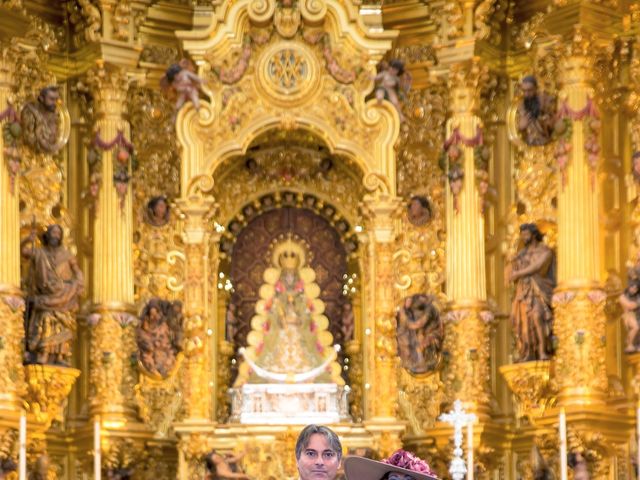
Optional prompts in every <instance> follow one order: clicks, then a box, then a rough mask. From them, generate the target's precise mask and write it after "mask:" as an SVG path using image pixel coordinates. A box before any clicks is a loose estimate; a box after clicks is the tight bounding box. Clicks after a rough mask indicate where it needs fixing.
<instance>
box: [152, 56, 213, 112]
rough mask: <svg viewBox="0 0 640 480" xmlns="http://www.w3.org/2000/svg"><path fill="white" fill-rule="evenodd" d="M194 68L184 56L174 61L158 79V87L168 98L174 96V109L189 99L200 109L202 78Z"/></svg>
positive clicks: (178, 108) (177, 108)
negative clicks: (178, 60)
mask: <svg viewBox="0 0 640 480" xmlns="http://www.w3.org/2000/svg"><path fill="white" fill-rule="evenodd" d="M194 70H195V68H194V66H193V63H191V62H190V61H189V60H187V59H186V58H183V59H182V60H180V62H178V63H174V64H173V65H171V66H170V67H169V68H167V71H166V72H165V74H164V76H163V77H162V78H161V79H160V87H161V88H162V90H163V92H165V93H166V94H167V96H168V97H169V98H173V97H174V96H175V98H176V110H180V108H181V107H182V105H184V103H185V102H186V101H187V100H191V103H193V106H194V108H195V109H196V110H200V98H199V96H198V95H199V92H200V86H201V85H202V83H203V81H202V79H201V78H200V77H199V76H198V75H196V73H195V72H194Z"/></svg>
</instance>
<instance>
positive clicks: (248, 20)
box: [177, 0, 399, 195]
mask: <svg viewBox="0 0 640 480" xmlns="http://www.w3.org/2000/svg"><path fill="white" fill-rule="evenodd" d="M207 22H209V23H208V24H207V26H206V28H203V29H200V30H193V31H189V32H178V33H177V35H178V37H179V38H180V39H181V41H182V44H183V48H184V50H185V51H186V52H188V53H189V54H190V56H191V58H193V59H194V60H195V61H196V63H197V66H198V73H199V74H200V75H201V76H202V77H203V79H204V80H205V87H204V88H203V90H204V91H205V93H206V97H207V99H206V100H203V101H202V102H201V107H200V110H199V111H196V110H195V109H194V108H193V105H192V104H191V103H188V104H187V105H186V106H185V107H184V108H182V109H181V111H180V113H179V114H178V117H177V135H178V140H179V142H180V144H181V146H182V167H181V170H182V177H181V186H182V192H183V193H184V192H187V190H188V185H190V183H191V182H192V180H193V179H194V178H196V177H197V176H199V175H208V176H214V180H215V181H217V180H218V179H217V178H215V172H216V170H217V169H218V167H219V166H220V165H221V164H223V163H224V162H226V161H228V159H230V158H234V157H239V156H243V155H245V154H246V153H247V151H248V149H249V147H250V146H251V144H252V143H253V142H254V141H255V139H256V138H258V137H260V136H261V135H263V134H265V132H269V131H274V130H284V131H291V130H297V129H301V130H305V131H308V132H312V133H313V134H314V135H315V136H317V137H319V138H320V139H322V142H323V143H324V144H325V145H326V146H327V148H328V149H329V151H330V153H332V154H334V155H338V156H343V157H345V158H349V159H350V160H351V161H352V162H354V164H355V165H357V167H358V169H359V170H360V171H362V172H364V173H365V175H364V177H363V178H367V177H369V178H371V176H374V177H375V178H377V179H378V181H376V182H373V184H370V186H371V185H374V186H373V187H372V189H375V188H378V187H379V186H380V185H383V186H384V187H383V190H385V193H389V194H392V195H394V194H395V184H396V182H395V172H396V168H395V152H394V149H393V147H394V144H395V141H396V138H397V136H398V131H399V118H398V114H397V112H396V111H395V109H394V108H393V107H392V106H391V104H389V103H388V102H382V103H380V104H378V103H377V102H375V101H369V102H366V101H365V98H366V96H367V94H368V93H370V92H371V90H372V88H373V76H374V74H375V65H376V64H377V63H378V62H379V61H380V59H381V58H382V56H383V55H384V53H385V52H386V51H387V50H389V49H390V47H391V41H392V39H393V38H394V37H395V35H396V32H394V31H385V32H379V31H374V30H373V29H369V28H368V27H366V26H365V25H364V24H363V23H362V20H361V18H360V16H359V14H358V9H357V8H356V7H354V6H353V5H351V4H349V3H348V2H339V1H337V0H314V1H313V2H311V1H301V2H295V4H293V5H292V6H289V7H285V6H284V5H283V4H281V3H280V2H276V1H275V0H265V1H260V2H257V1H253V0H240V1H238V2H224V4H223V5H221V6H219V7H217V9H216V11H215V12H214V13H211V15H210V17H209V18H204V19H202V21H201V23H202V24H206V23H207Z"/></svg>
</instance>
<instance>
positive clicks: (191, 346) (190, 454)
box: [175, 175, 219, 480]
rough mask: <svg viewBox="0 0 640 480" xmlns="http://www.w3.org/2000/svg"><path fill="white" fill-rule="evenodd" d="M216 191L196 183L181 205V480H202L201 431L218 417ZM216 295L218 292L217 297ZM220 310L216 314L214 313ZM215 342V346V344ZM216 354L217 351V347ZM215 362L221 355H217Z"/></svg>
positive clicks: (206, 181)
mask: <svg viewBox="0 0 640 480" xmlns="http://www.w3.org/2000/svg"><path fill="white" fill-rule="evenodd" d="M212 188H213V181H212V179H211V177H207V176H204V175H203V176H200V177H196V178H195V179H193V180H192V182H191V183H190V185H189V187H188V190H187V191H186V192H184V193H183V197H182V198H180V199H178V200H177V201H176V204H177V207H178V209H179V210H180V213H181V214H182V215H183V216H184V229H183V232H182V239H183V241H184V244H185V247H184V257H185V260H184V355H185V360H184V382H183V385H182V395H183V401H184V413H185V416H184V420H183V421H182V422H181V423H180V424H176V425H175V430H176V432H178V435H179V437H180V443H179V445H178V451H179V464H178V478H179V479H181V480H187V479H189V480H191V479H193V480H195V479H199V478H202V476H203V475H204V470H203V469H204V467H203V464H202V456H203V455H204V454H205V453H206V452H207V451H208V450H209V449H210V448H209V447H207V445H208V444H207V443H206V441H204V437H202V432H201V430H202V429H203V428H204V429H205V430H207V429H209V427H208V425H210V421H211V416H212V412H213V411H215V405H212V401H213V402H215V399H214V395H213V394H212V388H211V385H210V383H209V382H210V374H209V350H208V349H207V345H208V341H207V326H208V322H209V313H210V312H209V298H210V296H209V275H210V273H209V272H210V271H211V272H216V271H217V263H218V258H217V248H213V249H211V253H212V255H215V257H214V258H210V256H209V251H210V245H211V244H213V245H217V244H218V240H219V239H218V238H213V236H217V235H219V234H218V233H216V232H215V231H212V230H213V229H212V226H211V225H212V223H210V219H211V216H212V215H214V214H215V211H216V210H217V204H216V202H215V199H214V198H213V197H212V196H210V195H207V193H208V192H210V191H211V189H212ZM215 293H216V292H213V294H214V295H213V296H215ZM215 311H216V310H215V308H213V309H212V312H213V313H215ZM215 340H216V339H214V342H213V343H214V344H215V343H216V341H215ZM214 350H215V347H214ZM212 354H213V355H212V358H216V356H217V352H216V351H214V352H212Z"/></svg>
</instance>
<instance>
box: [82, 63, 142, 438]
mask: <svg viewBox="0 0 640 480" xmlns="http://www.w3.org/2000/svg"><path fill="white" fill-rule="evenodd" d="M87 81H88V84H89V85H90V87H91V94H92V96H93V101H94V108H95V111H96V124H95V131H94V135H96V138H99V141H96V142H95V144H96V145H94V148H95V149H96V151H98V152H101V158H100V160H99V162H100V163H99V167H98V168H99V173H100V175H101V178H102V180H101V182H102V183H101V185H100V191H99V194H98V200H97V202H98V205H99V207H98V209H97V214H96V216H95V218H94V223H93V239H94V245H93V286H92V287H93V288H92V294H93V303H94V314H93V315H92V316H91V317H90V323H91V324H92V328H91V348H90V360H91V372H90V381H91V387H92V390H93V392H94V393H93V395H92V413H93V414H94V415H100V417H101V420H102V422H103V425H105V427H106V428H109V426H113V428H115V429H118V428H120V426H121V425H124V422H126V421H127V420H132V419H134V418H135V410H134V401H133V386H134V384H135V376H134V375H136V373H135V367H134V366H132V365H131V361H130V356H131V354H132V353H133V352H134V351H135V349H136V346H135V325H134V324H135V315H136V312H135V309H134V306H133V302H134V298H133V261H132V247H131V245H132V240H133V233H132V232H133V229H132V198H131V186H130V184H124V185H123V184H122V183H121V184H118V182H116V181H114V180H115V179H114V177H115V175H114V172H115V171H116V169H117V168H118V167H119V165H117V163H116V162H118V158H117V154H118V152H119V149H118V147H117V146H116V145H112V146H111V147H109V146H108V145H107V144H109V143H112V142H113V141H114V139H116V138H117V137H118V136H119V135H122V136H124V138H127V139H128V138H130V127H129V123H128V122H127V121H126V120H125V119H124V118H123V114H124V113H125V111H126V105H125V102H126V96H127V88H128V82H127V76H126V72H125V71H124V69H121V68H118V67H114V66H111V65H105V64H103V63H101V62H100V63H98V65H97V66H96V67H95V68H94V69H92V70H90V71H89V72H88V74H87ZM98 143H100V145H98ZM125 171H128V172H130V167H129V166H128V165H126V166H125Z"/></svg>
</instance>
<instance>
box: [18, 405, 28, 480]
mask: <svg viewBox="0 0 640 480" xmlns="http://www.w3.org/2000/svg"><path fill="white" fill-rule="evenodd" d="M18 443H19V449H20V450H19V452H20V453H19V457H18V477H19V479H20V480H27V415H26V414H25V413H24V411H23V412H22V413H21V414H20V435H19V438H18Z"/></svg>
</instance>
